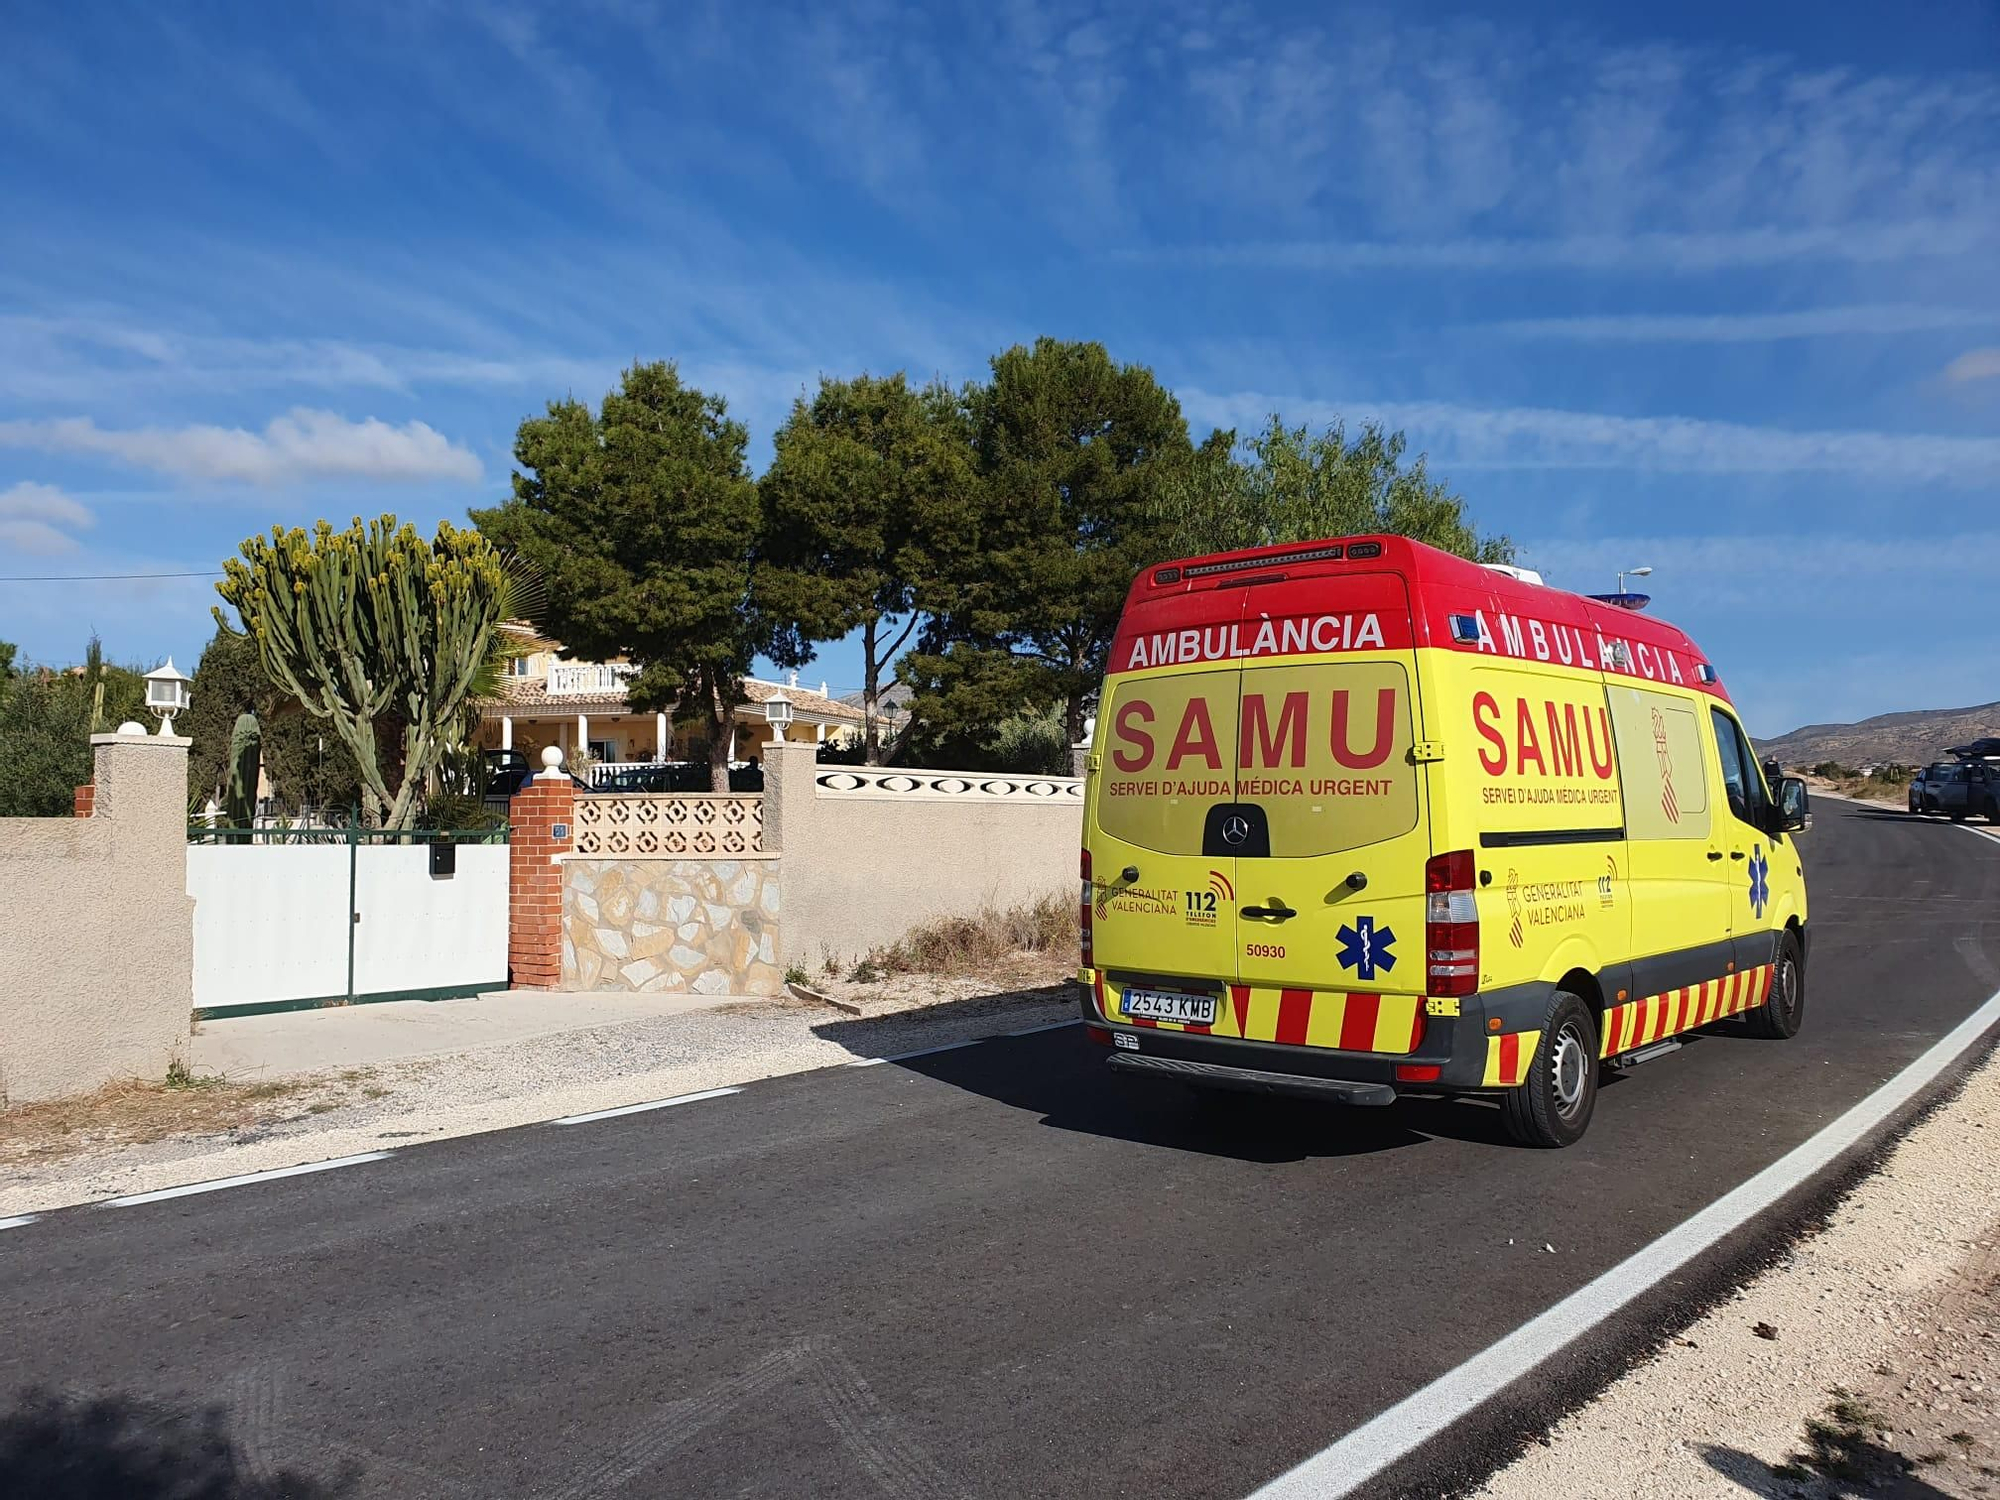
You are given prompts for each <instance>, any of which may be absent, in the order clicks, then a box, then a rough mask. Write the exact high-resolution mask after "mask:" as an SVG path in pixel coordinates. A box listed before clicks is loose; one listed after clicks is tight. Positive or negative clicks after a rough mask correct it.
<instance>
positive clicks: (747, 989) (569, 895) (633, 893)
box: [562, 855, 784, 995]
mask: <svg viewBox="0 0 2000 1500" xmlns="http://www.w3.org/2000/svg"><path fill="white" fill-rule="evenodd" d="M562 869H563V942H562V984H563V988H564V989H566V990H644V991H652V992H659V991H668V992H671V991H675V990H682V991H692V992H694V993H695V994H700V995H776V994H778V993H779V992H780V991H781V990H782V989H783V988H784V970H783V965H782V964H781V962H780V960H779V952H780V948H779V936H778V917H779V910H780V894H779V880H778V864H777V862H776V861H775V860H770V859H583V858H579V857H577V856H574V855H572V856H570V857H569V858H567V859H565V860H564V861H563V866H562Z"/></svg>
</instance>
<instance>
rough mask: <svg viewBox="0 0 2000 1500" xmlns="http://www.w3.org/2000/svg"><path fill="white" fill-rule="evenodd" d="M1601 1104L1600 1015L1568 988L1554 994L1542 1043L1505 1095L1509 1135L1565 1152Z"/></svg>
mask: <svg viewBox="0 0 2000 1500" xmlns="http://www.w3.org/2000/svg"><path fill="white" fill-rule="evenodd" d="M1596 1108H1597V1013H1596V1012H1595V1011H1593V1010H1592V1009H1591V1008H1590V1007H1589V1006H1588V1005H1586V1004H1584V1003H1583V1001H1582V1000H1580V999H1579V998H1577V997H1576V996H1575V995H1572V994H1570V993H1569V991H1567V990H1557V991H1556V992H1555V993H1554V994H1552V995H1551V996H1550V997H1549V1010H1548V1014H1547V1015H1546V1016H1544V1017H1543V1019H1542V1037H1541V1041H1540V1042H1538V1043H1537V1044H1536V1046H1535V1056H1534V1061H1533V1062H1532V1063H1530V1064H1529V1066H1528V1076H1527V1078H1526V1080H1525V1081H1524V1082H1523V1083H1522V1084H1521V1086H1520V1087H1519V1088H1512V1089H1509V1090H1507V1092H1506V1093H1504V1094H1502V1095H1501V1096H1500V1114H1501V1117H1502V1118H1503V1119H1505V1120H1506V1122H1507V1133H1508V1134H1509V1135H1511V1136H1512V1137H1513V1138H1514V1139H1515V1140H1517V1141H1519V1142H1520V1143H1521V1144H1522V1145H1524V1146H1540V1147H1543V1148H1545V1149H1549V1150H1560V1149H1561V1148H1562V1147H1564V1146H1574V1145H1575V1144H1576V1143H1577V1142H1578V1141H1580V1140H1582V1139H1583V1133H1584V1131H1586V1130H1588V1129H1589V1128H1590V1116H1591V1112H1592V1111H1593V1110H1595V1109H1596Z"/></svg>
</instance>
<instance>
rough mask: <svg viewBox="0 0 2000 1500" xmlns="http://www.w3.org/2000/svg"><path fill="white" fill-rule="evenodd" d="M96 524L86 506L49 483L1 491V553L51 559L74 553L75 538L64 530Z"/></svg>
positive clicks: (31, 483) (25, 484)
mask: <svg viewBox="0 0 2000 1500" xmlns="http://www.w3.org/2000/svg"><path fill="white" fill-rule="evenodd" d="M96 524H97V518H96V517H95V516H93V515H92V514H91V513H90V511H89V509H88V507H86V506H83V505H81V504H79V503H78V502H77V501H75V500H72V499H71V498H70V497H69V496H68V495H65V494H64V493H63V492H62V491H61V490H59V489H57V488H56V487H55V486H54V485H52V484H36V483H35V482H34V481H32V480H23V481H22V482H21V483H19V484H17V485H14V486H13V487H12V488H10V489H5V490H0V551H11V552H18V553H21V554H23V555H25V556H28V557H53V556H55V555H56V554H57V553H60V552H73V551H75V550H76V546H77V541H76V538H75V537H73V536H71V535H70V534H69V531H65V530H64V529H63V528H64V527H68V528H70V530H87V529H89V528H90V527H92V526H94V525H96Z"/></svg>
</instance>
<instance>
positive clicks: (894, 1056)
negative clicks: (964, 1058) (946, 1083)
mask: <svg viewBox="0 0 2000 1500" xmlns="http://www.w3.org/2000/svg"><path fill="white" fill-rule="evenodd" d="M992 1040H993V1038H992V1037H990V1036H973V1037H967V1038H966V1039H965V1040H964V1041H962V1042H946V1043H945V1044H944V1045H943V1046H941V1047H919V1048H918V1049H917V1050H916V1051H915V1052H892V1053H890V1054H889V1055H888V1056H887V1057H864V1058H862V1059H861V1060H860V1061H859V1062H852V1063H849V1064H848V1066H849V1067H850V1068H872V1067H874V1066H875V1065H876V1064H877V1063H892V1062H908V1061H909V1060H910V1059H911V1058H913V1057H930V1056H931V1055H933V1054H934V1053H938V1052H956V1051H958V1050H959V1048H961V1047H977V1046H978V1045H979V1044H980V1043H981V1042H990V1041H992Z"/></svg>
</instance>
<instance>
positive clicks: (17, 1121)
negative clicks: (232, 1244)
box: [0, 1069, 380, 1167]
mask: <svg viewBox="0 0 2000 1500" xmlns="http://www.w3.org/2000/svg"><path fill="white" fill-rule="evenodd" d="M368 1078H369V1074H368V1072H367V1071H366V1070H362V1069H348V1070H347V1071H345V1072H343V1073H339V1074H333V1075H330V1076H328V1077H325V1078H313V1079H274V1080H269V1081H262V1082H253V1083H237V1082H233V1081H231V1080H229V1079H225V1078H219V1077H213V1076H196V1075H191V1074H188V1073H184V1072H177V1073H176V1074H175V1075H174V1076H173V1077H172V1078H170V1079H169V1080H168V1081H167V1082H164V1083H147V1082H142V1081H140V1080H137V1079H133V1080H130V1081H128V1082H124V1083H112V1084H107V1085H105V1086H104V1087H103V1088H101V1089H99V1090H98V1091H97V1092H96V1093H94V1094H84V1095H81V1096H79V1097H76V1098H72V1099H51V1100H48V1101H46V1102H42V1103H35V1104H17V1105H14V1106H12V1107H11V1108H8V1109H5V1110H0V1167H10V1166H21V1165H25V1164H30V1163H41V1162H49V1161H57V1160H61V1159H62V1158H64V1157H70V1156H78V1155H86V1154H89V1153H91V1152H96V1151H103V1150H106V1149H110V1148H115V1147H118V1146H128V1145H139V1144H144V1143H146V1142H150V1141H161V1140H169V1139H172V1138H174V1137H176V1136H193V1135H217V1134H221V1133H224V1132H227V1131H235V1130H246V1129H250V1128H253V1127H256V1126H260V1125H268V1124H275V1123H280V1122H284V1121H288V1120H295V1119H304V1118H306V1117H307V1116H309V1115H315V1114H325V1113H327V1112H328V1111H330V1110H334V1109H338V1108H339V1107H340V1106H341V1105H342V1104H344V1103H347V1102H349V1100H351V1099H354V1098H374V1097H380V1091H379V1090H376V1089H374V1088H373V1087H372V1086H371V1085H370V1084H369V1082H368Z"/></svg>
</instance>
